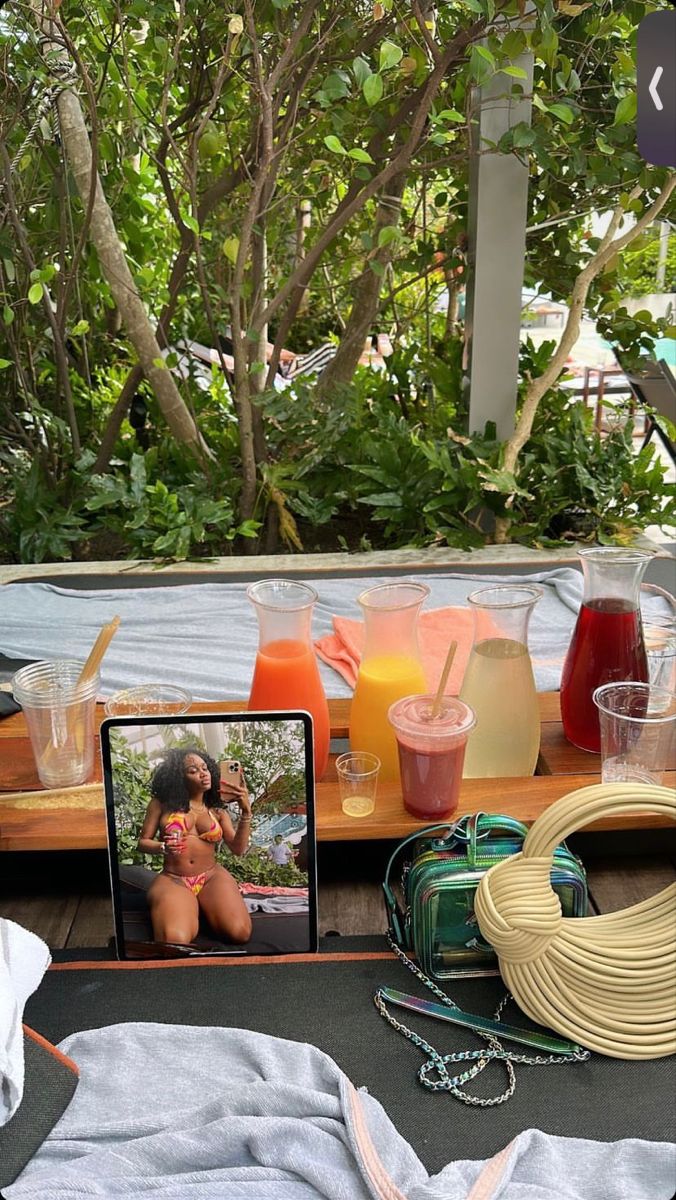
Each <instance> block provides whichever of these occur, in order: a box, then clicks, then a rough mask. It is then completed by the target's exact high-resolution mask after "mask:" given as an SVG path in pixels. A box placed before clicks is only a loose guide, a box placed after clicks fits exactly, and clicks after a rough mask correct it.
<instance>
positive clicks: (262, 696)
mask: <svg viewBox="0 0 676 1200" xmlns="http://www.w3.org/2000/svg"><path fill="white" fill-rule="evenodd" d="M247 596H248V597H249V599H250V600H251V602H252V603H253V605H254V608H255V609H256V615H257V617H258V629H259V644H258V654H257V655H256V665H255V667H254V676H253V681H252V684H251V692H250V694H249V705H248V707H249V710H250V711H252V710H257V711H259V712H260V711H262V712H265V711H266V710H267V711H275V710H280V709H304V710H305V712H309V714H310V716H311V717H312V731H313V738H314V767H315V779H316V780H319V779H321V777H322V775H323V774H324V772H325V770H326V767H327V764H328V761H329V743H330V739H331V731H330V725H329V706H328V704H327V702H326V696H325V694H324V688H323V686H322V681H321V678H320V675H319V667H318V665H317V657H316V655H315V651H314V646H313V645H312V637H311V623H312V609H313V608H314V605H315V601H316V599H317V593H316V591H315V589H314V588H313V587H310V586H309V584H306V583H296V582H295V581H294V580H292V579H264V580H261V581H260V582H258V583H252V584H250V585H249V587H248V588H247Z"/></svg>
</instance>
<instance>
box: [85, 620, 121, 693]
mask: <svg viewBox="0 0 676 1200" xmlns="http://www.w3.org/2000/svg"><path fill="white" fill-rule="evenodd" d="M119 624H120V618H119V617H113V619H112V621H110V622H109V623H108V624H107V625H104V626H103V629H102V630H101V632H100V633H99V635H98V637H97V639H96V641H95V642H94V645H93V646H92V648H91V650H90V651H89V657H88V659H87V661H86V663H85V665H84V667H83V668H82V670H81V672H80V677H79V679H78V681H77V686H78V687H79V686H80V684H81V683H87V682H88V681H89V680H90V679H91V678H92V676H93V675H95V674H96V672H97V671H98V669H99V666H100V664H101V659H102V658H103V656H104V654H105V652H106V650H107V649H108V647H109V645H110V643H111V641H112V639H113V638H114V636H115V634H116V633H117V630H118V628H119Z"/></svg>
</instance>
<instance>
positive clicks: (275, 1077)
mask: <svg viewBox="0 0 676 1200" xmlns="http://www.w3.org/2000/svg"><path fill="white" fill-rule="evenodd" d="M60 1048H61V1050H63V1052H64V1053H66V1054H68V1055H69V1056H70V1057H71V1058H73V1059H74V1060H75V1062H77V1064H78V1065H79V1068H80V1083H79V1086H78V1088H77V1091H76V1093H75V1096H74V1097H73V1100H72V1101H71V1103H70V1106H69V1107H68V1109H67V1110H66V1112H65V1113H64V1115H63V1117H62V1118H61V1120H60V1121H59V1123H58V1125H57V1126H56V1128H55V1129H54V1130H53V1132H52V1133H51V1135H50V1136H49V1137H48V1139H47V1141H46V1142H45V1143H44V1144H43V1146H42V1147H41V1148H40V1150H39V1151H38V1153H37V1154H36V1155H35V1157H34V1158H33V1159H32V1160H31V1161H30V1162H29V1163H28V1165H27V1166H26V1167H25V1169H24V1171H23V1172H22V1174H21V1175H20V1176H19V1178H18V1180H17V1181H16V1182H15V1183H14V1184H12V1185H11V1186H10V1187H9V1188H5V1190H4V1196H5V1197H6V1200H75V1198H76V1197H84V1196H100V1197H106V1198H112V1197H122V1196H146V1195H147V1196H149V1197H152V1200H179V1198H180V1200H191V1198H192V1197H194V1200H245V1198H246V1200H525V1197H528V1200H551V1198H552V1196H556V1198H557V1200H671V1197H672V1195H673V1191H674V1184H675V1183H676V1151H675V1150H674V1147H672V1146H669V1145H667V1144H665V1143H657V1142H655V1143H650V1142H641V1141H635V1140H632V1141H624V1142H617V1143H614V1144H608V1143H601V1142H591V1141H583V1140H578V1139H566V1138H557V1137H551V1136H548V1135H546V1134H543V1133H540V1132H538V1131H535V1130H529V1131H528V1132H526V1133H523V1134H521V1136H520V1137H518V1138H517V1139H516V1140H515V1141H514V1142H512V1143H511V1144H510V1145H509V1146H507V1147H506V1148H505V1150H503V1151H501V1153H500V1154H498V1155H497V1156H496V1157H495V1158H494V1159H492V1160H490V1161H489V1162H488V1163H482V1162H480V1161H479V1162H469V1161H466V1162H456V1163H452V1164H450V1165H449V1166H447V1167H446V1168H445V1169H444V1170H443V1171H441V1172H440V1174H438V1175H436V1176H433V1177H430V1176H429V1175H428V1174H427V1171H426V1170H425V1168H424V1167H423V1165H422V1163H421V1162H420V1161H419V1159H418V1158H417V1156H416V1154H415V1153H414V1152H413V1150H412V1149H411V1148H410V1146H409V1145H408V1143H407V1142H405V1141H404V1140H403V1138H401V1137H400V1136H399V1134H398V1133H397V1130H396V1129H395V1128H394V1126H393V1125H392V1123H391V1121H390V1120H389V1118H388V1116H387V1114H386V1113H385V1111H384V1110H383V1108H382V1107H381V1105H380V1104H379V1103H378V1102H377V1101H376V1100H374V1099H373V1098H372V1097H371V1096H369V1095H368V1093H366V1092H365V1091H364V1090H359V1091H358V1090H357V1089H356V1088H355V1087H354V1086H353V1085H352V1083H351V1082H350V1080H349V1079H348V1078H347V1077H346V1076H345V1075H344V1074H343V1073H342V1071H340V1069H339V1068H338V1067H337V1065H336V1064H335V1063H334V1062H333V1060H332V1059H331V1058H329V1057H328V1055H326V1054H324V1053H322V1052H321V1051H320V1050H318V1049H316V1048H315V1047H314V1046H310V1045H307V1044H304V1043H299V1042H291V1041H285V1040H282V1039H281V1038H274V1037H268V1036H266V1035H263V1034H259V1033H252V1032H250V1031H248V1030H244V1029H215V1028H200V1027H195V1026H181V1025H160V1024H122V1025H111V1026H109V1027H107V1028H104V1029H96V1030H89V1031H87V1032H84V1033H76V1034H73V1035H72V1036H71V1037H69V1038H66V1039H65V1041H63V1042H62V1043H61V1047H60ZM535 1069H537V1068H535ZM356 1082H358V1081H356ZM444 1102H445V1101H444V1097H443V1096H440V1097H439V1103H440V1105H443V1104H444ZM562 1102H563V1103H565V1099H563V1100H562ZM449 1120H452V1114H451V1112H450V1110H449ZM478 1128H480V1126H478ZM477 1150H478V1153H479V1154H480V1152H481V1147H480V1145H477Z"/></svg>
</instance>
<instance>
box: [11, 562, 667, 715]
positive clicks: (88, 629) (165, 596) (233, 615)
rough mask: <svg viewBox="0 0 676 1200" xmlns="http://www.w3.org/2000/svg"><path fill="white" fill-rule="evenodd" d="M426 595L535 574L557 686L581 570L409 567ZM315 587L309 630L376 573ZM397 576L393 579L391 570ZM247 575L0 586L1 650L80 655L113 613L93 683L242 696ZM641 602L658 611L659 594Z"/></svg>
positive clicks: (444, 595)
mask: <svg viewBox="0 0 676 1200" xmlns="http://www.w3.org/2000/svg"><path fill="white" fill-rule="evenodd" d="M411 578H413V579H416V580H419V581H421V582H424V583H426V584H427V585H428V586H429V588H430V595H429V597H428V599H427V600H426V602H425V609H431V608H441V607H444V606H446V605H466V603H467V595H468V593H469V592H471V591H473V590H474V589H475V588H477V587H480V586H481V584H482V583H490V582H495V583H503V584H504V583H508V582H521V583H539V584H541V585H542V586H543V588H544V595H543V597H542V600H541V601H540V602H539V603H538V604H537V605H536V606H535V609H534V610H533V615H532V618H531V622H530V632H529V646H530V651H531V656H532V658H533V666H534V671H535V681H536V686H537V688H538V691H555V690H556V689H557V688H558V687H559V681H560V675H561V666H562V664H563V658H564V656H565V653H566V650H567V648H568V643H569V641H570V636H571V633H572V630H573V626H574V624H575V619H576V615H577V611H578V608H579V606H580V602H581V599H582V575H581V573H580V572H579V571H577V570H575V569H574V568H572V567H561V568H559V569H558V570H554V571H547V572H542V573H540V574H537V575H528V576H527V577H524V576H505V575H502V576H487V575H460V574H452V573H449V574H444V575H416V576H411ZM311 582H312V584H313V586H314V587H316V589H317V591H318V592H319V601H318V603H317V606H316V608H315V614H314V621H313V635H314V637H315V638H319V637H322V636H323V635H324V634H326V633H330V632H332V626H331V617H332V615H336V616H345V617H354V618H357V619H358V618H359V617H360V609H359V606H358V604H357V602H356V598H357V596H358V595H359V593H360V592H361V591H363V590H364V589H365V588H367V587H370V586H372V585H374V584H376V583H382V582H383V580H382V579H375V578H374V579H345V578H321V579H313V580H311ZM397 582H400V580H397ZM246 588H247V585H246V583H200V584H194V585H190V586H179V587H153V588H130V589H111V590H109V591H80V590H76V589H71V588H60V587H56V586H54V585H52V584H46V583H10V584H6V585H5V586H4V587H2V588H0V652H1V653H3V654H6V655H7V656H8V657H10V658H31V659H45V658H69V657H72V658H77V659H84V658H86V656H87V654H88V653H89V650H90V649H91V646H92V644H93V642H94V639H95V637H96V635H97V633H98V631H99V630H100V629H101V626H102V625H104V624H105V623H106V622H107V621H110V620H111V618H112V617H113V616H115V614H119V615H120V617H121V618H122V623H121V625H120V629H119V631H118V633H117V634H116V636H115V637H114V639H113V641H112V642H111V645H110V647H109V649H108V652H107V654H106V657H105V659H104V661H103V670H102V680H101V692H102V694H103V695H109V694H110V693H111V692H114V691H116V690H118V689H119V688H125V687H131V686H133V685H134V684H137V683H151V682H152V683H174V684H179V685H180V686H182V687H185V688H188V690H189V691H190V692H191V693H192V695H193V698H194V699H195V700H239V699H242V698H243V697H246V696H248V692H249V687H250V683H251V678H252V674H253V666H254V659H255V655H256V648H257V643H258V630H257V622H256V618H255V615H254V611H253V607H252V605H251V603H250V602H249V601H248V600H247V597H246ZM646 603H647V605H648V611H649V612H654V613H659V612H667V611H668V606H667V604H666V602H665V601H663V600H661V599H660V598H659V597H657V598H650V600H648V601H646ZM320 671H321V674H322V679H323V682H324V687H325V689H326V694H327V696H329V697H344V696H349V695H351V690H350V688H349V687H348V685H347V684H346V683H345V682H344V681H343V679H342V678H341V677H340V675H338V674H337V672H336V671H334V670H333V669H332V668H331V667H329V666H327V665H326V664H324V663H321V664H320Z"/></svg>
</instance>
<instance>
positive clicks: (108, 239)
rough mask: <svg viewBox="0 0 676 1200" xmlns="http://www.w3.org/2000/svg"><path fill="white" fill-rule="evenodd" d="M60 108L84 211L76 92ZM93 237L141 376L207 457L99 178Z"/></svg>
mask: <svg viewBox="0 0 676 1200" xmlns="http://www.w3.org/2000/svg"><path fill="white" fill-rule="evenodd" d="M31 7H32V10H33V14H34V16H35V19H36V22H37V25H38V28H39V29H40V32H41V33H42V34H43V37H44V41H43V42H42V44H41V49H42V52H43V54H44V55H45V56H46V57H47V58H49V59H50V60H51V62H52V66H53V65H54V62H56V63H57V64H59V65H60V66H62V67H63V68H67V69H70V68H71V67H72V64H71V61H70V56H69V54H68V52H67V51H66V50H65V49H64V47H63V42H62V41H61V40H60V39H59V34H58V28H57V26H56V25H55V24H54V23H53V22H52V21H51V20H50V19H49V18H47V17H45V16H44V15H43V13H42V11H41V10H40V7H39V6H38V4H37V2H36V0H31ZM57 107H58V112H59V122H60V126H61V137H62V140H63V145H64V149H65V151H66V155H67V157H68V161H69V163H70V167H71V170H72V172H73V178H74V179H75V183H76V185H77V189H78V192H79V193H80V197H81V199H82V203H83V204H84V205H85V208H86V207H87V204H88V200H89V193H90V184H91V178H92V171H93V169H94V168H93V161H92V151H91V145H90V141H89V133H88V131H87V126H86V123H85V119H84V114H83V112H82V107H81V105H80V100H79V98H78V96H77V95H76V93H75V92H74V91H72V90H71V89H70V88H65V89H64V91H62V92H61V93H60V95H59V98H58V100H57ZM89 234H90V237H91V240H92V242H93V244H94V246H95V248H96V252H97V255H98V258H99V262H100V264H101V269H102V271H103V273H104V275H105V277H106V279H107V281H108V284H109V286H110V290H111V292H112V294H113V297H114V299H115V303H116V305H117V307H118V309H119V312H120V317H121V320H122V323H123V325H124V327H125V329H126V331H127V335H128V337H129V340H130V341H131V343H132V344H133V346H134V349H135V350H136V353H137V354H138V357H139V361H140V364H141V366H142V368H143V373H144V375H145V377H146V379H147V380H148V382H149V384H150V386H151V387H152V389H153V391H154V393H155V396H156V397H157V402H158V404H159V406H160V409H161V411H162V413H163V415H164V417H165V419H166V421H167V424H168V425H169V428H170V429H171V431H172V433H173V435H174V437H175V438H176V440H177V441H179V442H182V443H184V444H186V445H188V446H190V447H191V448H192V449H193V450H194V451H195V452H196V453H197V454H198V455H199V457H205V456H207V455H208V449H207V446H206V444H205V442H204V440H203V438H202V436H201V434H200V432H199V430H198V429H197V427H196V425H195V422H194V420H193V418H192V416H191V414H190V412H189V410H188V408H187V406H186V404H185V403H184V401H183V399H182V397H181V395H180V393H179V391H178V388H177V387H176V383H175V381H174V378H173V376H172V375H171V373H170V372H169V370H168V369H167V368H166V366H165V365H164V362H163V360H162V355H161V352H160V347H159V344H158V341H157V338H156V337H155V333H154V331H153V328H152V325H151V324H150V320H149V318H148V314H147V312H146V310H145V307H144V305H143V302H142V300H141V297H140V296H139V293H138V291H137V288H136V284H135V283H134V280H133V277H132V274H131V271H130V269H129V264H128V263H127V259H126V257H125V253H124V250H123V248H122V244H121V242H120V238H119V236H118V233H117V230H116V228H115V222H114V220H113V214H112V212H111V210H110V206H109V204H108V202H107V200H106V198H105V195H104V193H103V188H102V186H101V180H100V177H99V176H98V175H97V177H96V192H95V197H94V204H93V208H92V212H91V220H90V227H89ZM158 364H160V365H158Z"/></svg>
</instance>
